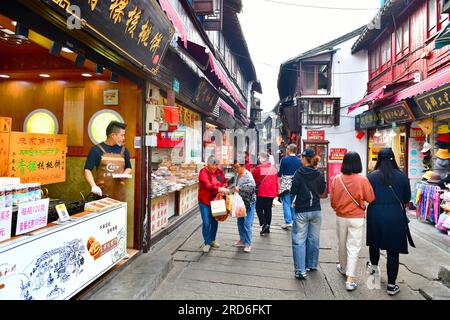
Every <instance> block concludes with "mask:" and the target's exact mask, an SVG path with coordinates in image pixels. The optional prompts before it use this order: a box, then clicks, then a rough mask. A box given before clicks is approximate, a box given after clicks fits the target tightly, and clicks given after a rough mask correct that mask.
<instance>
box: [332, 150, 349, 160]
mask: <svg viewBox="0 0 450 320" xmlns="http://www.w3.org/2000/svg"><path fill="white" fill-rule="evenodd" d="M346 153H347V149H345V148H331V149H330V160H344V156H345V154H346Z"/></svg>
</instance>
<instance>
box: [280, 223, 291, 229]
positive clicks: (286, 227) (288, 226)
mask: <svg viewBox="0 0 450 320" xmlns="http://www.w3.org/2000/svg"><path fill="white" fill-rule="evenodd" d="M291 228H292V223H285V224H282V225H281V229H283V230H289V229H291Z"/></svg>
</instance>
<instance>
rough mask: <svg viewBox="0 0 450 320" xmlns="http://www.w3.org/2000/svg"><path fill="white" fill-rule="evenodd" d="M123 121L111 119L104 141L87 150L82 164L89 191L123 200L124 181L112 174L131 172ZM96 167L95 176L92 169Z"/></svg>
mask: <svg viewBox="0 0 450 320" xmlns="http://www.w3.org/2000/svg"><path fill="white" fill-rule="evenodd" d="M126 127H127V125H126V124H125V123H121V122H117V121H111V122H110V124H109V125H108V127H107V128H106V137H107V139H106V141H105V142H102V143H100V144H98V145H95V146H93V147H92V148H91V150H90V151H89V154H88V157H87V159H86V164H85V166H84V176H85V177H86V180H87V182H88V183H89V185H90V186H91V192H92V193H94V194H97V195H99V196H101V195H108V196H109V197H111V198H113V199H116V200H119V201H125V181H124V179H122V178H114V177H113V174H131V172H132V170H131V161H130V153H129V152H128V150H127V148H125V129H126ZM94 167H96V168H97V178H96V179H94V176H93V175H92V170H93V169H94Z"/></svg>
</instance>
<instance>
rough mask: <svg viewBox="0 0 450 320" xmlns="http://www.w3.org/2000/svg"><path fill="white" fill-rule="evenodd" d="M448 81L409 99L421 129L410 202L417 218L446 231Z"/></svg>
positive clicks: (449, 219)
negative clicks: (418, 161) (421, 144)
mask: <svg viewBox="0 0 450 320" xmlns="http://www.w3.org/2000/svg"><path fill="white" fill-rule="evenodd" d="M449 97H450V83H445V84H443V85H440V86H438V87H437V88H435V89H432V90H429V91H427V92H425V93H423V94H420V95H418V96H416V97H414V98H413V99H411V100H412V101H411V103H412V104H413V105H414V108H413V112H414V113H415V116H416V118H417V119H420V121H419V122H418V126H419V127H420V128H421V129H422V131H423V132H424V135H425V138H424V142H425V143H426V144H424V147H423V150H421V151H423V153H422V154H421V157H422V158H423V168H422V169H423V170H422V172H421V176H420V180H419V179H418V180H417V182H416V183H415V190H414V193H413V202H414V205H415V207H416V212H415V214H416V216H417V218H418V219H419V220H421V221H424V222H428V223H431V224H433V225H434V226H435V227H436V228H437V229H438V230H439V231H441V232H443V233H447V234H449V235H450V128H449V125H450V98H449Z"/></svg>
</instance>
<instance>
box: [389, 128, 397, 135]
mask: <svg viewBox="0 0 450 320" xmlns="http://www.w3.org/2000/svg"><path fill="white" fill-rule="evenodd" d="M395 136H397V132H395V130H394V129H392V130H391V132H389V137H395Z"/></svg>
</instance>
